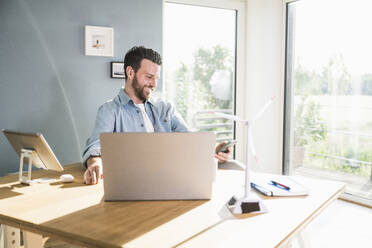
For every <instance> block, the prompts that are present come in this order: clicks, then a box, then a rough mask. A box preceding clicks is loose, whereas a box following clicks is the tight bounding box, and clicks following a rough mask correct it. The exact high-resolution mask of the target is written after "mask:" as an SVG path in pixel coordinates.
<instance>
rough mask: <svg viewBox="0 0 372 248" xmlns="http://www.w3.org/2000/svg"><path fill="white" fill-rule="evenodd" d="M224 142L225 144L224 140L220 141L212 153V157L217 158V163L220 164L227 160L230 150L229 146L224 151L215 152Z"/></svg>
mask: <svg viewBox="0 0 372 248" xmlns="http://www.w3.org/2000/svg"><path fill="white" fill-rule="evenodd" d="M225 144H226V141H225V142H222V143H221V144H218V146H217V147H216V154H215V155H214V157H215V158H217V159H218V163H220V164H222V163H225V162H226V161H228V160H229V158H230V156H231V152H232V151H231V147H228V148H227V151H226V152H219V153H217V151H218V150H219V149H220V148H221V147H222V146H223V145H225Z"/></svg>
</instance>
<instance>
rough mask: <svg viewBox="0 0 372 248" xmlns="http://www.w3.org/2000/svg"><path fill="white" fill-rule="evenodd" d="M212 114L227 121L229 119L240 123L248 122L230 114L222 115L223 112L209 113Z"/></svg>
mask: <svg viewBox="0 0 372 248" xmlns="http://www.w3.org/2000/svg"><path fill="white" fill-rule="evenodd" d="M209 113H210V114H214V115H216V116H219V117H222V118H225V119H228V120H233V121H239V122H247V121H246V120H243V119H241V118H239V117H237V116H235V115H229V114H224V113H221V112H214V111H210V112H209Z"/></svg>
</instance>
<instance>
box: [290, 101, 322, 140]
mask: <svg viewBox="0 0 372 248" xmlns="http://www.w3.org/2000/svg"><path fill="white" fill-rule="evenodd" d="M326 136H327V129H326V126H325V124H324V121H323V120H322V118H321V116H320V113H319V105H317V104H315V102H314V101H307V97H305V96H303V97H301V102H300V103H299V104H298V105H297V109H296V115H295V121H294V145H295V146H306V145H309V144H310V143H314V142H318V141H320V140H323V139H325V138H326Z"/></svg>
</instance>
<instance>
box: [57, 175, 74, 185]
mask: <svg viewBox="0 0 372 248" xmlns="http://www.w3.org/2000/svg"><path fill="white" fill-rule="evenodd" d="M59 179H61V181H62V182H64V183H72V182H73V181H74V176H73V175H71V174H63V175H62V176H60V177H59Z"/></svg>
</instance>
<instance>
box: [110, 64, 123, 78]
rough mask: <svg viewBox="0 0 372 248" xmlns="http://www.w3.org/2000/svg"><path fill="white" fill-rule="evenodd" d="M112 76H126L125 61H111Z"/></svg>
mask: <svg viewBox="0 0 372 248" xmlns="http://www.w3.org/2000/svg"><path fill="white" fill-rule="evenodd" d="M111 77H112V78H124V63H123V62H111Z"/></svg>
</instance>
